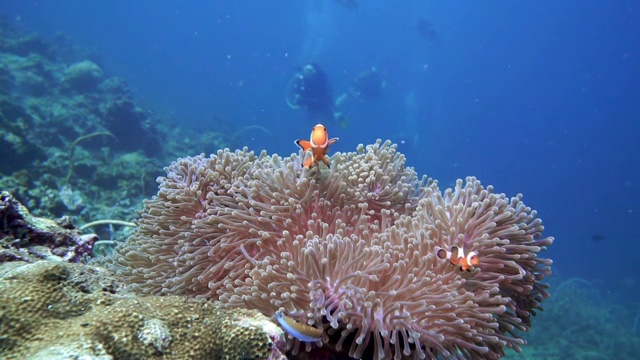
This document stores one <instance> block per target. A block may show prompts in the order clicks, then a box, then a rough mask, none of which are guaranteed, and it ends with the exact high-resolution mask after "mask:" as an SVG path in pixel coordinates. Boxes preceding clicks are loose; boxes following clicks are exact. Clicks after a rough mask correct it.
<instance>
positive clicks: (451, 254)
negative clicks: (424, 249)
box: [436, 246, 480, 271]
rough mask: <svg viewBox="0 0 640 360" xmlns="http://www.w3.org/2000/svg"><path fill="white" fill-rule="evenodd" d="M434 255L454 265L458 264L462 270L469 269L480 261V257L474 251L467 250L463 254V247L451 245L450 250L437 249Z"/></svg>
mask: <svg viewBox="0 0 640 360" xmlns="http://www.w3.org/2000/svg"><path fill="white" fill-rule="evenodd" d="M436 255H438V257H439V258H440V259H443V260H444V259H447V260H449V262H451V263H452V264H453V265H455V266H460V270H462V271H471V270H472V269H473V267H474V266H478V264H479V263H480V257H479V256H478V253H477V252H475V251H469V253H468V254H467V255H465V254H464V248H459V247H457V246H452V247H451V251H447V250H445V249H438V250H437V251H436Z"/></svg>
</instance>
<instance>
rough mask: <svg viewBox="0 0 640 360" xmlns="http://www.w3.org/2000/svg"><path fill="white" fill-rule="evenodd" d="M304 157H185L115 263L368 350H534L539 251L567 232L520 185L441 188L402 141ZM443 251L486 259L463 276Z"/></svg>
mask: <svg viewBox="0 0 640 360" xmlns="http://www.w3.org/2000/svg"><path fill="white" fill-rule="evenodd" d="M299 162H300V159H299V157H298V156H295V155H294V156H292V157H287V158H282V157H279V156H277V155H273V156H267V155H266V153H264V152H263V153H261V154H259V155H256V154H254V153H253V152H249V151H248V150H247V149H244V150H241V151H236V152H230V151H229V150H224V151H222V150H221V151H218V153H217V154H214V155H211V156H210V157H205V156H203V155H200V156H195V157H189V158H183V159H179V160H178V161H176V162H174V163H173V164H171V166H169V167H167V168H166V169H165V170H166V173H167V175H166V176H165V177H162V178H160V179H159V183H160V187H159V191H158V194H157V195H156V196H155V197H154V198H152V199H151V200H148V201H146V202H145V208H144V210H143V212H142V216H141V218H140V219H139V220H138V228H137V230H136V231H135V233H134V235H133V236H132V237H131V238H130V239H129V241H128V242H127V243H125V244H122V245H120V246H119V247H117V249H116V253H115V255H114V257H113V258H111V259H107V260H106V263H107V265H108V266H109V267H111V268H113V269H114V270H116V271H117V272H118V273H119V274H120V275H121V276H122V277H123V278H124V279H125V280H126V281H127V282H128V283H131V284H133V286H134V287H135V288H136V289H137V290H139V291H141V292H143V293H148V294H188V295H194V296H201V297H206V298H208V299H212V300H215V301H219V302H221V303H222V304H224V305H226V306H229V307H242V308H250V309H257V310H259V311H261V312H262V313H263V314H265V315H266V316H274V314H275V313H276V312H282V313H284V314H285V315H286V316H287V317H288V318H290V319H295V320H297V321H299V322H303V323H306V324H308V325H310V326H313V327H315V328H316V329H319V330H321V331H322V340H321V341H322V343H323V345H324V347H327V348H329V349H331V350H332V351H345V352H348V354H349V356H351V357H353V358H376V359H387V358H394V359H403V358H430V359H436V358H441V357H443V356H444V357H447V358H460V359H463V358H464V359H495V358H499V357H501V356H502V355H503V354H504V349H505V348H513V349H516V350H519V346H520V345H522V344H523V343H524V341H523V340H522V339H521V338H520V335H519V333H520V331H526V330H528V328H529V326H530V320H531V317H532V315H534V314H535V312H536V310H537V309H539V308H540V302H541V301H542V300H543V299H544V298H545V297H547V296H548V293H547V292H546V285H545V284H542V283H541V280H543V279H544V277H545V276H547V275H549V274H550V265H551V261H550V260H548V259H543V258H540V257H538V254H539V253H540V252H541V251H542V250H544V249H545V248H546V246H548V245H550V244H551V243H552V241H553V239H552V238H551V237H542V231H543V226H542V224H541V221H540V220H539V219H538V218H537V214H536V212H535V211H533V210H532V209H531V208H529V207H527V206H526V205H525V204H524V203H523V202H522V196H521V195H517V196H515V197H512V198H508V197H507V196H505V195H504V194H498V193H495V192H494V191H493V188H492V187H491V186H487V187H484V186H483V185H481V183H480V182H479V181H478V180H477V179H475V178H473V177H469V178H467V179H466V180H465V181H462V180H458V181H457V182H456V184H455V186H454V187H453V188H451V189H446V190H444V191H441V190H440V189H439V187H438V184H437V182H436V181H434V180H431V179H427V178H419V177H418V176H417V174H416V173H415V171H414V170H413V169H412V168H409V167H406V166H405V157H404V156H403V155H402V154H400V153H398V152H397V150H396V146H395V145H393V144H391V143H390V142H384V143H383V142H381V141H378V142H377V143H375V144H373V145H369V146H366V147H365V146H362V145H361V146H359V147H358V149H357V151H356V152H353V153H338V154H335V155H334V156H333V157H332V159H331V169H326V168H323V169H322V170H319V169H318V168H314V169H312V170H311V171H309V172H304V171H302V170H301V169H300V165H299ZM456 249H457V251H456ZM438 250H441V251H444V252H447V255H451V254H454V255H463V254H462V252H467V253H468V254H469V255H471V254H472V253H471V252H475V254H477V256H478V259H479V261H478V263H477V264H476V266H472V267H471V268H470V269H468V270H470V271H463V270H462V269H461V266H456V265H454V263H455V264H457V259H456V258H455V256H454V257H453V258H441V257H439V256H438V254H439V251H438ZM290 345H291V346H292V347H291V350H292V353H293V354H296V353H297V352H299V351H301V350H306V351H315V350H316V349H317V348H318V346H320V345H321V344H320V343H319V341H318V342H316V343H313V342H309V343H301V342H300V341H298V340H296V339H295V338H291V340H290Z"/></svg>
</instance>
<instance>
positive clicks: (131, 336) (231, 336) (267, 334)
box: [0, 260, 286, 360]
mask: <svg viewBox="0 0 640 360" xmlns="http://www.w3.org/2000/svg"><path fill="white" fill-rule="evenodd" d="M0 289H1V290H2V291H0V353H1V354H2V358H3V359H80V358H82V359H100V360H108V359H119V360H126V359H238V360H240V359H274V360H275V359H286V357H285V356H284V355H283V352H284V346H285V338H284V334H283V332H282V330H281V329H280V328H279V327H277V326H276V325H275V324H273V323H272V322H271V321H270V320H269V319H268V318H265V317H264V316H263V315H261V314H259V313H258V312H256V311H250V310H242V309H240V310H233V311H230V310H223V309H220V308H218V307H217V306H216V305H214V304H212V303H210V302H206V301H199V300H195V299H187V298H183V297H175V296H163V297H159V296H147V297H137V296H133V295H130V294H127V292H126V288H125V287H124V286H123V285H120V284H118V283H117V282H116V281H115V280H114V279H113V278H112V277H111V275H110V274H109V273H107V272H106V271H105V270H102V269H100V268H95V267H90V266H86V265H81V264H69V263H64V262H56V261H44V260H43V261H37V262H35V263H32V264H29V263H25V262H8V263H4V264H2V265H0Z"/></svg>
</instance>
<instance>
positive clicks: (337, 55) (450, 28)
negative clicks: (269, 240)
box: [0, 0, 640, 298]
mask: <svg viewBox="0 0 640 360" xmlns="http://www.w3.org/2000/svg"><path fill="white" fill-rule="evenodd" d="M360 3H361V4H360V7H359V9H358V10H357V11H350V10H347V9H345V8H343V7H341V6H339V5H338V4H337V3H336V2H334V1H331V0H324V1H322V0H287V1H284V0H280V1H250V0H247V1H228V0H226V1H186V0H185V1H168V0H167V1H152V0H147V1H130V0H117V1H116V0H112V1H97V0H96V1H87V0H65V1H56V0H46V1H25V0H20V1H17V0H16V1H3V3H2V5H0V10H1V11H0V12H2V13H5V14H7V15H9V16H11V17H12V18H14V19H16V20H18V21H20V22H22V23H23V24H24V25H25V26H26V27H28V28H31V29H33V30H35V31H37V32H39V33H41V34H43V35H45V36H50V35H53V34H54V33H56V32H62V33H65V34H67V35H69V36H70V37H71V38H73V39H74V40H76V41H77V42H78V43H79V44H81V45H84V46H90V47H93V48H95V49H96V50H97V52H98V53H99V54H100V55H101V56H102V59H103V65H104V67H105V69H106V71H107V72H108V73H109V74H111V75H117V76H120V77H122V78H124V79H125V80H126V81H127V82H128V83H129V84H130V85H131V86H132V87H133V88H134V89H135V90H136V91H135V97H136V99H137V101H139V103H140V104H141V105H142V106H143V107H144V108H145V109H147V110H149V111H152V112H154V113H156V114H158V116H159V117H163V118H170V120H171V121H174V122H177V123H180V124H181V125H182V126H194V127H199V128H203V129H206V128H207V127H208V126H211V122H212V119H213V117H214V116H220V117H222V118H224V119H227V120H229V121H232V122H234V123H235V124H236V125H237V126H238V127H241V126H244V125H252V124H259V125H261V126H264V127H266V128H268V129H269V130H270V131H271V132H272V133H274V134H277V136H265V135H264V134H263V133H262V132H260V131H258V130H255V132H251V133H250V134H248V136H247V137H248V139H247V144H246V145H248V146H250V147H251V148H253V149H256V150H260V149H263V148H265V149H267V150H269V151H270V152H277V153H280V154H284V155H287V154H289V153H292V152H296V151H297V149H296V148H295V146H294V145H293V140H295V139H298V138H306V137H307V136H308V133H309V130H310V128H311V126H312V125H313V124H311V123H310V122H309V121H308V120H307V119H306V116H305V114H304V113H303V112H301V111H294V110H291V109H289V108H288V107H287V105H286V103H285V101H284V96H283V95H284V88H285V86H286V84H287V82H288V80H289V79H290V77H291V76H292V75H293V73H294V71H295V69H296V67H297V66H299V65H301V64H302V63H304V62H307V61H316V62H318V63H319V64H320V65H321V66H322V67H323V68H324V69H325V70H326V72H327V73H328V75H329V77H330V79H331V81H332V85H333V89H334V93H335V94H336V95H338V94H339V93H341V92H344V91H346V90H347V88H348V85H349V83H350V81H351V79H353V77H354V76H355V75H356V74H357V73H358V72H360V71H362V70H365V69H367V68H369V67H371V66H376V67H377V68H378V69H380V70H381V71H382V73H383V74H384V76H385V78H386V80H387V87H386V88H385V90H384V94H383V96H382V97H381V98H379V99H378V100H376V101H374V102H370V103H365V104H360V103H357V102H351V103H349V104H347V105H346V106H345V107H344V108H343V109H342V110H344V111H345V113H346V114H347V115H348V117H349V120H350V123H349V125H348V127H346V128H345V129H342V128H340V127H337V126H333V127H331V126H330V125H329V133H330V135H331V136H338V137H340V142H338V143H337V144H336V145H335V146H334V148H333V150H334V151H352V150H353V149H354V147H355V146H356V145H357V144H358V143H371V142H373V141H374V140H375V139H376V138H391V139H392V140H394V141H396V142H402V144H401V148H402V150H403V151H404V152H406V155H407V157H408V162H409V164H410V165H411V166H415V167H416V169H417V170H418V172H420V173H427V174H428V175H429V176H433V177H436V178H438V179H440V183H441V186H442V187H445V186H448V185H450V184H452V183H453V181H454V180H455V179H456V178H458V177H464V176H467V175H475V176H477V177H478V178H480V179H481V180H482V181H483V183H485V184H493V185H494V186H495V188H496V190H497V191H499V192H504V193H506V194H508V195H514V194H516V193H523V194H525V201H526V202H527V203H528V204H529V205H530V206H532V207H534V208H536V209H538V211H539V214H540V215H541V217H542V219H543V221H544V223H545V225H546V227H547V230H548V233H549V234H552V235H554V236H555V237H556V239H557V240H556V243H555V244H554V246H553V247H552V248H551V249H550V251H549V252H548V256H550V257H552V258H553V259H554V260H555V262H556V265H555V266H554V271H555V272H556V273H559V274H561V275H564V276H582V277H586V278H589V279H590V280H594V279H601V280H603V281H604V282H606V284H607V286H608V287H609V289H610V290H611V291H613V292H622V293H625V294H626V295H630V298H634V297H635V298H637V296H638V295H640V289H639V284H638V282H639V279H638V271H637V267H638V264H639V263H640V230H639V229H640V205H639V202H640V191H639V187H640V178H639V175H640V170H639V164H640V149H639V143H640V124H639V122H640V85H639V80H640V5H637V3H636V2H635V1H605V0H602V1H580V2H576V1H565V2H558V1H528V2H520V1H518V2H515V1H490V2H471V1H438V2H436V1H417V0H415V1H410V0H405V1H400V0H396V1H383V0H368V1H364V0H363V1H360ZM420 17H422V18H424V19H426V20H428V21H429V22H430V23H432V24H433V26H434V28H435V29H436V31H437V32H438V33H439V35H440V37H441V41H440V42H439V43H429V42H428V41H426V40H425V39H423V38H421V37H420V36H419V35H418V33H417V32H416V31H415V28H414V26H415V24H416V22H417V20H418V19H419V18H420ZM185 152H189V149H185ZM185 155H189V154H188V153H185ZM595 234H602V235H604V236H605V237H606V239H604V240H600V241H594V240H593V239H592V237H593V235H595Z"/></svg>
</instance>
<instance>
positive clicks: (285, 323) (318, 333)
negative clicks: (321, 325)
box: [276, 311, 322, 342]
mask: <svg viewBox="0 0 640 360" xmlns="http://www.w3.org/2000/svg"><path fill="white" fill-rule="evenodd" d="M276 320H278V323H279V324H280V326H282V328H283V329H285V330H286V331H287V332H288V333H289V334H291V335H292V336H293V337H295V338H296V339H298V340H300V341H306V342H316V341H322V330H321V329H317V328H314V327H313V326H309V325H307V324H303V323H299V322H297V321H295V320H294V319H292V318H290V317H288V316H287V315H285V314H284V313H283V312H282V311H278V312H276Z"/></svg>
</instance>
